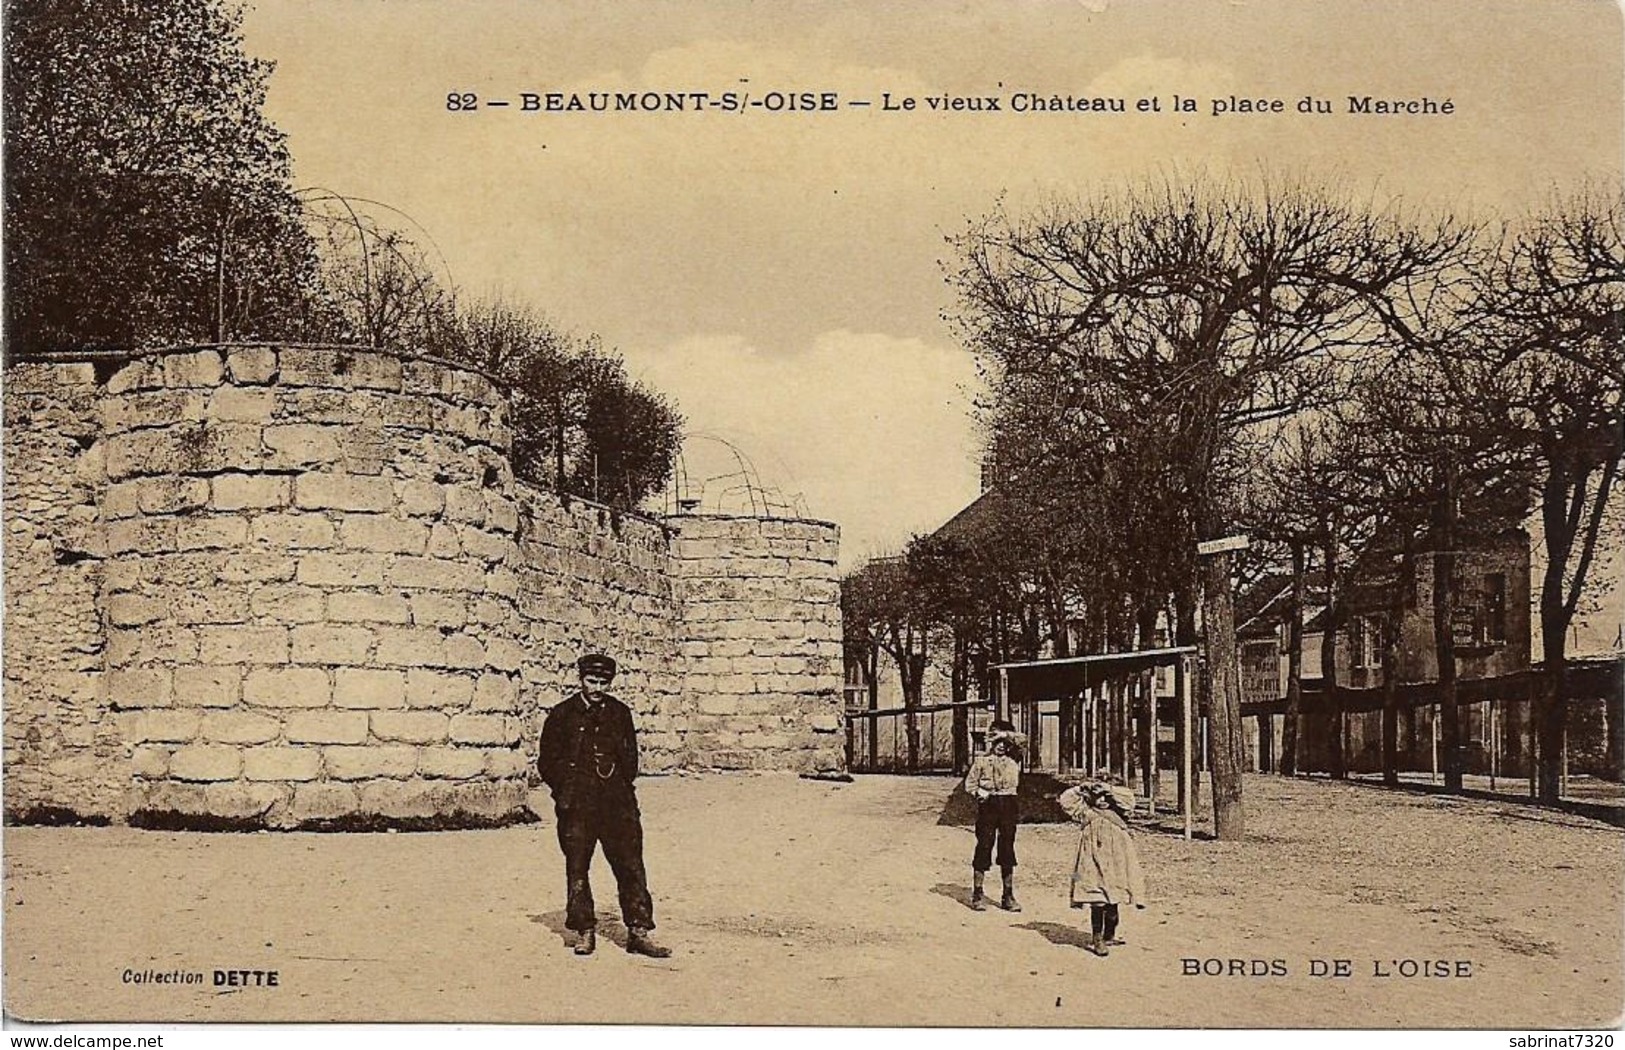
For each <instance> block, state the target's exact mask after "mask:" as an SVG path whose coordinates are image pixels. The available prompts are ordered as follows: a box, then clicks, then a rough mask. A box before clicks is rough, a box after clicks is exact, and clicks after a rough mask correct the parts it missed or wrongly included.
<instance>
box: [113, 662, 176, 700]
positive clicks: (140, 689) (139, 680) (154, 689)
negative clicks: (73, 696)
mask: <svg viewBox="0 0 1625 1050" xmlns="http://www.w3.org/2000/svg"><path fill="white" fill-rule="evenodd" d="M102 683H103V685H104V687H105V688H106V690H107V699H108V700H109V701H110V702H111V703H112V704H113V705H114V706H116V707H127V708H143V707H169V706H170V705H171V704H173V703H174V702H175V694H174V680H173V677H172V673H171V672H170V671H169V670H168V669H167V668H140V669H130V670H118V671H109V672H107V673H106V674H105V675H103V676H102Z"/></svg>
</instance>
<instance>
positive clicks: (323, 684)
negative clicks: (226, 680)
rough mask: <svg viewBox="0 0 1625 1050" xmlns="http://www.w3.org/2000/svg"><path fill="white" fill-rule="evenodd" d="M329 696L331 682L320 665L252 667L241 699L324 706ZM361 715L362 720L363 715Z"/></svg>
mask: <svg viewBox="0 0 1625 1050" xmlns="http://www.w3.org/2000/svg"><path fill="white" fill-rule="evenodd" d="M331 699H332V686H331V685H330V683H329V682H328V680H327V672H326V671H324V670H322V669H320V668H315V667H275V668H255V669H254V670H251V671H249V672H248V676H247V677H246V678H245V679H244V680H243V701H244V702H245V703H248V704H252V705H253V706H255V707H297V708H310V707H326V706H327V705H328V702H329V701H330V700H331ZM360 717H361V719H362V721H363V724H364V723H365V721H366V716H365V715H362V716H360ZM289 739H290V740H291V739H292V737H290V738H289Z"/></svg>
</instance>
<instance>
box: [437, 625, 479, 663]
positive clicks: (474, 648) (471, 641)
mask: <svg viewBox="0 0 1625 1050" xmlns="http://www.w3.org/2000/svg"><path fill="white" fill-rule="evenodd" d="M442 653H443V656H442V660H443V661H444V664H445V666H447V667H453V668H459V669H466V670H471V671H478V670H480V669H481V668H483V667H484V666H485V646H484V645H482V644H480V640H479V639H478V638H475V637H474V636H472V635H468V634H460V633H459V634H450V635H446V636H445V642H444V644H443V648H442Z"/></svg>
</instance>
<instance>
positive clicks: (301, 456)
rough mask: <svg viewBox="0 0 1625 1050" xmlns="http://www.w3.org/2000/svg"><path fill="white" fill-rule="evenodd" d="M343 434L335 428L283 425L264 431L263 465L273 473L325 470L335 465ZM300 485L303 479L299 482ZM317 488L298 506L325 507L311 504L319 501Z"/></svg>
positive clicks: (316, 503) (317, 425) (305, 424)
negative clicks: (325, 467) (277, 471)
mask: <svg viewBox="0 0 1625 1050" xmlns="http://www.w3.org/2000/svg"><path fill="white" fill-rule="evenodd" d="M343 437H344V430H343V429H342V428H340V427H335V426H321V425H319V424H314V423H285V424H280V425H277V426H268V427H266V428H265V434H264V440H265V450H266V454H265V465H266V466H267V467H270V468H272V469H275V470H294V469H304V468H309V467H319V466H327V465H330V464H332V463H335V462H337V461H338V459H339V456H340V443H341V441H342V439H343ZM299 480H300V481H301V482H303V481H304V478H303V477H301V478H300V479H299ZM320 491H322V490H321V488H320V484H318V486H317V487H316V488H315V489H313V490H312V493H311V494H309V498H308V499H301V501H300V504H299V505H300V506H304V507H325V506H332V504H329V503H319V502H311V501H310V500H311V499H314V498H318V497H317V495H316V493H319V492H320Z"/></svg>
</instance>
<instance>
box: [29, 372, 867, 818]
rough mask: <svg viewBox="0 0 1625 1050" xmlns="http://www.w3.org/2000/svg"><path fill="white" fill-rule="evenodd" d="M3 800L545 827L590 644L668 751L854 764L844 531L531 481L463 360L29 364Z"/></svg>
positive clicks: (674, 755) (676, 755)
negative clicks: (845, 687)
mask: <svg viewBox="0 0 1625 1050" xmlns="http://www.w3.org/2000/svg"><path fill="white" fill-rule="evenodd" d="M5 411H6V422H7V427H6V436H5V441H6V446H5V455H6V474H5V485H6V488H5V494H6V499H7V521H6V525H7V552H6V563H5V572H6V617H7V622H6V628H7V629H6V635H5V674H6V692H7V695H6V701H7V702H6V726H5V730H6V756H5V760H6V767H7V783H6V800H5V802H6V810H7V813H8V814H10V815H11V816H12V817H13V818H19V817H26V816H29V815H39V814H42V813H47V814H48V813H50V812H55V811H62V812H68V813H73V814H77V815H79V816H90V817H105V818H108V819H113V820H125V819H128V820H132V821H135V822H138V823H141V822H145V823H156V824H178V825H181V826H187V825H188V824H193V825H198V826H210V825H213V826H272V827H296V826H322V825H324V824H325V825H332V826H339V827H345V826H372V825H375V824H378V823H391V824H407V825H410V824H413V823H418V824H423V825H433V826H451V825H468V824H484V823H500V822H503V821H508V820H513V819H521V818H522V817H523V816H524V803H525V797H526V794H527V792H528V790H529V787H530V769H531V765H532V763H533V756H534V750H535V739H536V734H537V730H538V727H539V724H540V720H541V716H542V714H543V713H544V712H545V711H546V709H547V708H549V707H550V706H551V705H552V704H554V703H556V702H557V701H558V699H560V698H561V697H562V696H563V695H565V694H566V693H567V691H568V690H569V688H571V687H572V685H573V682H574V670H573V664H574V660H575V658H576V656H578V655H579V654H580V653H581V652H582V651H584V650H587V649H599V648H601V649H605V650H608V651H610V652H612V653H613V654H614V655H615V656H616V657H617V659H619V660H620V661H621V663H622V667H623V675H622V677H621V679H620V680H619V681H618V683H617V691H618V692H619V693H620V694H621V695H623V697H624V698H625V699H627V700H628V702H629V703H631V704H632V705H633V708H634V711H635V712H636V714H637V716H638V719H639V722H640V725H641V727H642V729H643V744H644V756H645V765H646V767H647V768H649V769H661V768H671V767H678V766H717V767H724V768H787V769H815V768H834V767H837V766H838V765H839V762H840V752H839V748H838V747H836V746H835V741H836V739H837V738H838V735H839V734H838V730H839V718H840V715H839V710H840V708H839V695H840V690H839V687H840V681H839V674H840V668H839V614H838V605H837V602H836V596H835V583H834V561H835V545H836V542H837V538H836V535H837V534H836V530H835V528H834V526H831V525H828V524H824V523H817V522H787V521H771V520H769V521H756V520H753V519H710V518H700V517H694V518H688V517H684V518H674V519H670V520H669V521H668V522H665V523H662V522H658V521H652V520H650V519H646V518H642V517H639V516H636V515H629V514H624V513H619V512H615V511H612V510H610V509H609V508H605V507H600V506H597V505H595V504H591V503H584V502H581V501H563V500H560V499H559V498H558V497H557V496H555V495H554V494H552V493H548V492H542V491H537V490H533V489H531V488H529V487H527V486H524V485H522V484H519V483H517V482H516V481H515V479H514V476H513V472H512V469H511V467H510V464H509V461H508V447H509V441H510V434H509V424H508V419H507V413H508V406H507V403H506V400H505V399H504V397H503V396H502V394H501V392H500V391H499V390H497V389H496V388H495V387H494V386H493V384H492V383H491V382H490V381H488V380H487V379H485V378H484V377H482V376H480V375H478V374H476V373H473V372H470V371H468V370H465V369H461V368H458V367H456V366H453V365H449V364H445V363H439V362H434V361H426V360H413V359H403V358H401V357H399V356H396V355H392V354H386V353H377V352H370V351H355V350H346V349H335V348H325V347H271V346H232V347H223V348H205V349H193V350H184V351H173V352H166V353H160V354H152V355H148V356H144V357H139V358H135V359H133V360H127V361H120V362H110V363H103V364H96V365H92V364H87V363H53V364H28V365H22V366H18V367H17V368H15V369H14V370H13V372H12V374H11V375H9V376H8V378H7V383H6V390H5Z"/></svg>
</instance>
